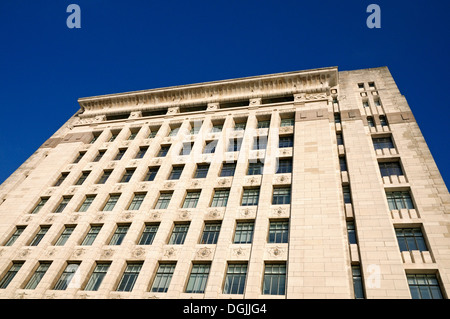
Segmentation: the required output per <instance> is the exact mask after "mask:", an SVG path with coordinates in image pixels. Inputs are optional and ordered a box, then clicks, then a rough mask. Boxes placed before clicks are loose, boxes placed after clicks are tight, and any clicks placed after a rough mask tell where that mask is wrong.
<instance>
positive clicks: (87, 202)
mask: <svg viewBox="0 0 450 319" xmlns="http://www.w3.org/2000/svg"><path fill="white" fill-rule="evenodd" d="M95 196H96V195H86V198H85V200H84V202H83V204H81V206H80V208H78V211H79V212H86V211H87V210H88V209H89V207H90V206H91V204H92V202H93V201H94V199H95Z"/></svg>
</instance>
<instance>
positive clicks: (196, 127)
mask: <svg viewBox="0 0 450 319" xmlns="http://www.w3.org/2000/svg"><path fill="white" fill-rule="evenodd" d="M201 127H202V123H201V122H200V124H197V125H196V123H193V124H191V131H190V132H189V133H190V134H191V135H196V134H198V132H200V129H201Z"/></svg>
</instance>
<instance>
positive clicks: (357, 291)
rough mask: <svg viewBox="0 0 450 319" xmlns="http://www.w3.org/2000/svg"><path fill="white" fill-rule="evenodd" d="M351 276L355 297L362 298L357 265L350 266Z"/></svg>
mask: <svg viewBox="0 0 450 319" xmlns="http://www.w3.org/2000/svg"><path fill="white" fill-rule="evenodd" d="M352 276H353V290H354V292H355V299H364V289H363V283H362V275H361V268H360V267H359V266H358V265H354V266H352Z"/></svg>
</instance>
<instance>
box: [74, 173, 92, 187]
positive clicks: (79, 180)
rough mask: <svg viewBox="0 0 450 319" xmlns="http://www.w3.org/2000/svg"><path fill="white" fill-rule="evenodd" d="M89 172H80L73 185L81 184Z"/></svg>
mask: <svg viewBox="0 0 450 319" xmlns="http://www.w3.org/2000/svg"><path fill="white" fill-rule="evenodd" d="M89 173H90V172H83V173H81V176H80V178H79V179H78V181H77V182H76V183H75V185H82V184H83V183H84V181H85V180H86V178H87V177H88V176H89Z"/></svg>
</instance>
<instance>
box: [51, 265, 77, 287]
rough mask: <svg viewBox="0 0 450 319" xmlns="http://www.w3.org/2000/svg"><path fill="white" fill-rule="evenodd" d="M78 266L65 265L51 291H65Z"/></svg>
mask: <svg viewBox="0 0 450 319" xmlns="http://www.w3.org/2000/svg"><path fill="white" fill-rule="evenodd" d="M79 266H80V265H79V264H78V263H67V266H66V269H64V272H63V273H62V274H61V277H59V279H58V282H57V283H56V285H55V287H54V288H53V289H54V290H66V289H67V287H68V286H69V284H70V281H71V280H72V278H73V276H74V275H75V272H76V271H77V270H78V267H79Z"/></svg>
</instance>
